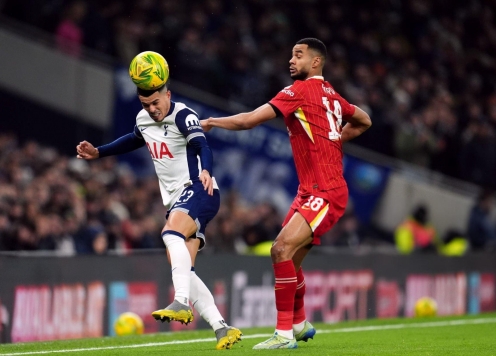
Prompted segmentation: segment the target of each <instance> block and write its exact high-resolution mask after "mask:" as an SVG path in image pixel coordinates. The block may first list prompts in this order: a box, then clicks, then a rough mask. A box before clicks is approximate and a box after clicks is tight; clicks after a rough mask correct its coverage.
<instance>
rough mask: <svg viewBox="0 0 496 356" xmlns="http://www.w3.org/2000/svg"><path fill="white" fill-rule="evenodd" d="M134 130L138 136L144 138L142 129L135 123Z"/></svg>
mask: <svg viewBox="0 0 496 356" xmlns="http://www.w3.org/2000/svg"><path fill="white" fill-rule="evenodd" d="M133 132H134V135H135V136H136V137H137V138H140V139H142V140H143V135H142V134H141V131H140V130H139V128H138V125H134V131H133Z"/></svg>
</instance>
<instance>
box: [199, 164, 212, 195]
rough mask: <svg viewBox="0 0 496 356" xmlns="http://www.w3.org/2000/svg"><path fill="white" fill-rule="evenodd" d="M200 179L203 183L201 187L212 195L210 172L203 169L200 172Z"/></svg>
mask: <svg viewBox="0 0 496 356" xmlns="http://www.w3.org/2000/svg"><path fill="white" fill-rule="evenodd" d="M200 181H201V182H202V184H203V188H204V189H205V190H206V191H207V193H208V195H214V181H213V180H212V177H210V173H208V171H207V170H205V169H204V170H203V171H202V172H201V173H200Z"/></svg>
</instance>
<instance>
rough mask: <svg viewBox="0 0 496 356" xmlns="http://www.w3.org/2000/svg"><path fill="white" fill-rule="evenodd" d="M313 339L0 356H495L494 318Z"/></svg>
mask: <svg viewBox="0 0 496 356" xmlns="http://www.w3.org/2000/svg"><path fill="white" fill-rule="evenodd" d="M314 326H315V327H316V328H317V335H316V336H315V339H314V340H309V342H308V343H304V342H301V343H299V344H298V349H296V350H252V347H253V345H255V344H256V343H258V342H261V341H263V340H265V339H266V338H268V337H269V336H270V334H271V333H272V332H273V328H250V329H244V330H243V333H244V337H243V340H242V341H241V342H240V343H239V344H236V345H235V346H234V348H233V349H231V350H226V351H217V350H215V343H216V342H215V338H214V334H213V332H212V331H211V330H200V331H191V332H177V333H158V334H147V335H142V336H132V337H104V338H98V339H79V340H64V341H53V342H34V343H24V344H7V345H2V346H0V355H44V354H45V355H48V354H55V355H57V354H69V355H74V356H79V355H104V356H107V355H146V356H151V355H187V356H192V355H202V356H203V355H205V356H208V355H218V353H219V352H228V353H229V355H231V356H233V355H243V356H251V355H257V356H258V355H260V356H261V355H269V354H274V353H276V354H278V355H289V354H291V355H305V356H327V355H367V356H369V355H436V356H437V355H449V356H454V355H463V356H466V355H477V356H479V355H495V356H496V314H484V315H477V316H457V317H445V318H428V319H389V320H365V321H359V322H343V323H339V324H332V325H329V324H322V323H316V324H314Z"/></svg>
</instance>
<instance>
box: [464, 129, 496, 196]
mask: <svg viewBox="0 0 496 356" xmlns="http://www.w3.org/2000/svg"><path fill="white" fill-rule="evenodd" d="M463 136H464V145H463V147H462V150H461V157H460V171H461V175H462V177H463V178H465V179H467V180H470V181H472V182H474V183H476V184H479V185H481V186H484V187H491V188H493V189H494V188H495V187H496V136H495V131H494V129H493V128H492V127H491V126H490V124H489V123H487V122H485V121H475V122H471V123H469V125H468V127H467V129H466V130H465V132H464V133H463Z"/></svg>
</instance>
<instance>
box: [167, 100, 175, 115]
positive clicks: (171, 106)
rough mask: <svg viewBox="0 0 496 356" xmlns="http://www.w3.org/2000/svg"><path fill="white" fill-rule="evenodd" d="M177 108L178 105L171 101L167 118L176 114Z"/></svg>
mask: <svg viewBox="0 0 496 356" xmlns="http://www.w3.org/2000/svg"><path fill="white" fill-rule="evenodd" d="M175 106H176V103H175V102H173V101H172V100H171V105H170V108H169V112H168V113H167V115H165V117H167V116H169V115H170V114H172V113H173V112H174V107H175Z"/></svg>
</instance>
